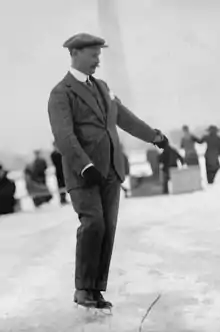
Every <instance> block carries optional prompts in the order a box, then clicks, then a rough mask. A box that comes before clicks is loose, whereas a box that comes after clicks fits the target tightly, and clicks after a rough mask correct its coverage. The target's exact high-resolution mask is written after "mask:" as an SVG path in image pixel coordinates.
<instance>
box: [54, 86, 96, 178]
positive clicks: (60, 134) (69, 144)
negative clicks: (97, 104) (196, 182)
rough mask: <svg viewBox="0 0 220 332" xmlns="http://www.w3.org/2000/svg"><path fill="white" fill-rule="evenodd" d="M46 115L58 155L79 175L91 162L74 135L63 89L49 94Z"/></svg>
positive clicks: (70, 114) (69, 108)
mask: <svg viewBox="0 0 220 332" xmlns="http://www.w3.org/2000/svg"><path fill="white" fill-rule="evenodd" d="M48 114H49V121H50V125H51V129H52V133H53V135H54V138H55V141H56V144H57V147H58V149H59V151H60V153H61V154H62V156H63V157H65V158H67V160H68V162H69V163H70V165H71V166H72V168H73V170H74V171H75V172H76V173H77V174H78V175H80V173H81V171H82V169H83V168H84V167H85V166H86V165H88V164H89V163H91V160H90V159H89V157H88V155H87V154H86V153H85V151H84V150H83V148H82V146H81V145H80V143H79V141H78V139H77V137H76V135H75V133H74V123H73V118H72V110H71V105H70V101H69V97H68V95H67V92H66V91H65V90H64V89H61V88H55V89H54V90H53V91H52V92H51V94H50V98H49V102H48Z"/></svg>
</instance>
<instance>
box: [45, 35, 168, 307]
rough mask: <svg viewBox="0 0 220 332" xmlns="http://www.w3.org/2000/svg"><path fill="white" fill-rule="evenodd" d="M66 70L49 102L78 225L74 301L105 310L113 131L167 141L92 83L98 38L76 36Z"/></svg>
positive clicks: (116, 154) (115, 176) (114, 169)
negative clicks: (103, 293) (67, 69)
mask: <svg viewBox="0 0 220 332" xmlns="http://www.w3.org/2000/svg"><path fill="white" fill-rule="evenodd" d="M63 46H64V47H65V48H67V49H68V50H69V52H70V56H71V68H70V70H69V72H68V73H67V75H66V76H65V77H64V79H63V80H62V81H61V82H60V83H59V84H58V85H57V86H56V87H55V88H54V89H53V90H52V92H51V94H50V98H49V103H48V112H49V119H50V124H51V128H52V132H53V135H54V137H55V141H56V144H57V147H58V149H59V151H60V152H61V154H62V160H63V168H64V177H65V183H66V188H67V191H68V192H69V194H70V197H71V201H72V204H73V207H74V210H75V211H76V212H77V214H78V217H79V221H80V223H81V225H80V227H79V228H78V230H77V244H76V267H75V286H76V291H75V295H74V301H75V302H76V303H78V304H81V305H84V306H95V307H98V308H105V307H109V306H111V305H112V304H111V303H110V302H108V301H106V300H105V299H104V297H103V295H102V294H101V291H105V290H106V288H107V280H108V273H109V266H110V261H111V255H112V249H113V243H114V237H115V229H116V223H117V215H118V205H119V194H120V184H121V183H122V182H123V181H124V160H123V155H122V152H121V148H120V142H119V137H118V133H117V129H116V125H118V126H119V127H120V128H122V129H123V130H125V131H127V132H128V133H130V134H131V135H133V136H135V137H137V138H139V139H142V140H143V141H145V142H152V143H154V144H156V145H158V146H159V147H161V148H163V147H164V146H165V145H166V142H167V139H166V137H165V136H164V135H162V134H161V132H160V131H158V130H154V129H152V128H151V127H149V126H148V125H147V124H146V123H144V122H143V121H142V120H140V119H139V118H137V117H136V116H135V115H134V114H133V113H131V112H130V111H129V110H128V109H127V108H126V107H125V106H124V105H123V104H122V103H121V101H120V100H119V99H118V98H117V97H114V96H113V94H112V93H111V92H110V90H109V88H108V86H107V84H106V83H105V82H104V81H102V80H98V79H96V78H95V77H94V76H93V75H92V74H94V73H95V70H96V67H97V66H98V65H99V56H100V53H101V48H103V47H106V45H105V41H104V40H103V39H102V38H99V37H95V36H91V35H89V34H85V33H81V34H77V35H75V36H73V37H71V38H69V39H68V40H67V41H66V42H65V43H64V45H63Z"/></svg>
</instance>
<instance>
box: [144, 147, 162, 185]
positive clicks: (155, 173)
mask: <svg viewBox="0 0 220 332" xmlns="http://www.w3.org/2000/svg"><path fill="white" fill-rule="evenodd" d="M158 158H159V152H158V150H157V149H155V148H154V149H149V150H147V161H148V162H149V164H150V167H151V170H152V177H153V178H154V179H155V180H158V179H159V174H160V168H159V162H158Z"/></svg>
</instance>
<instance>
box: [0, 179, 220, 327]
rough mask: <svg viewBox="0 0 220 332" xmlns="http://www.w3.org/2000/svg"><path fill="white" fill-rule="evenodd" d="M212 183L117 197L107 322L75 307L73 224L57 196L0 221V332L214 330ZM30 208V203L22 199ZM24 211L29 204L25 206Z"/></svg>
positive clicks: (216, 231) (217, 219)
mask: <svg viewBox="0 0 220 332" xmlns="http://www.w3.org/2000/svg"><path fill="white" fill-rule="evenodd" d="M219 194H220V184H219V176H218V179H217V182H216V184H215V185H214V186H210V187H207V188H206V190H204V191H201V192H196V193H192V194H184V195H177V196H170V197H163V196H157V197H152V198H150V197H147V198H144V197H143V198H128V199H124V198H123V193H122V199H121V205H120V215H119V221H118V229H117V235H116V239H115V247H114V253H113V258H112V264H111V272H110V276H109V285H108V291H107V293H106V298H108V299H109V300H111V301H112V302H113V304H114V309H113V316H112V317H109V316H104V315H98V316H95V315H93V314H92V313H91V312H86V311H84V310H81V309H76V308H75V307H74V305H73V303H72V297H73V291H74V275H73V272H74V255H75V232H76V229H77V227H78V221H77V217H76V215H75V213H74V211H73V209H72V207H71V205H68V206H65V207H60V206H59V205H58V200H57V198H55V199H54V200H53V202H52V203H51V204H50V205H47V206H44V207H42V208H41V209H39V210H38V211H37V212H35V211H34V210H33V208H31V204H30V205H29V206H27V209H26V211H25V212H21V213H19V214H17V215H14V216H8V217H1V218H0V261H1V270H0V280H1V282H0V331H1V332H8V331H13V332H21V331H22V332H24V331H27V332H35V331H40V332H52V331H56V332H57V331H59V332H69V331H71V332H73V331H74V332H78V331H84V332H87V331H95V332H98V331H102V332H104V331H115V332H116V331H117V332H125V331H126V332H133V331H138V328H139V325H140V322H141V319H142V317H143V315H144V314H145V312H146V310H147V308H148V307H149V305H150V304H151V303H152V302H153V301H154V299H155V298H156V297H157V295H158V294H161V298H160V300H159V301H158V302H157V304H156V305H155V306H154V307H153V308H152V310H151V312H150V314H149V316H148V317H147V318H146V320H145V322H144V325H143V331H151V332H183V331H184V332H192V331H193V332H194V331H195V332H197V331H198V332H203V331H204V332H207V331H212V332H219V331H220V314H219V310H220V241H219V238H220V207H219ZM29 203H30V201H29ZM29 203H28V204H29Z"/></svg>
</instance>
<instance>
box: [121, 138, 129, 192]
mask: <svg viewBox="0 0 220 332" xmlns="http://www.w3.org/2000/svg"><path fill="white" fill-rule="evenodd" d="M121 151H122V155H123V158H124V167H125V182H127V183H128V186H126V185H124V184H121V189H122V190H123V191H124V193H125V197H126V198H127V197H128V191H129V189H130V165H129V160H128V157H127V155H126V153H125V150H124V147H123V145H122V144H121Z"/></svg>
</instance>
